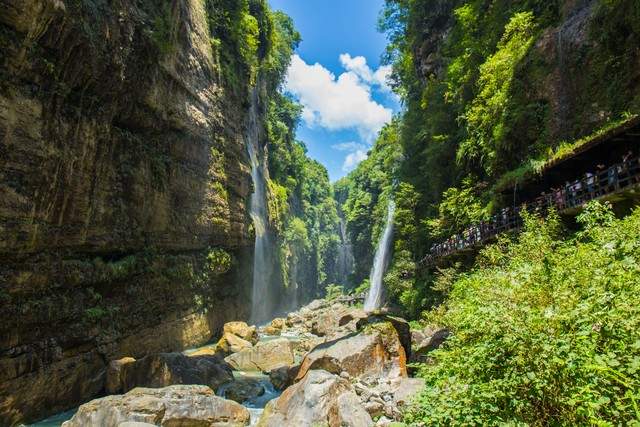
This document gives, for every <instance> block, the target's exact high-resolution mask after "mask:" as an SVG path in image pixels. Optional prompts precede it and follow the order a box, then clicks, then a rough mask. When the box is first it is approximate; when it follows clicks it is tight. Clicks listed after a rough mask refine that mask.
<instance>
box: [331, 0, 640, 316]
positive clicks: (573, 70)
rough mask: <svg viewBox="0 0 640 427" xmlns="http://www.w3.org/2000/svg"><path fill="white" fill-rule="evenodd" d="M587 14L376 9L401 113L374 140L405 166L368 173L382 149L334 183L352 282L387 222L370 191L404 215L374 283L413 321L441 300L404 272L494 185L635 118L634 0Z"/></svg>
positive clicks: (479, 212)
mask: <svg viewBox="0 0 640 427" xmlns="http://www.w3.org/2000/svg"><path fill="white" fill-rule="evenodd" d="M588 7H590V6H588V5H585V4H583V3H574V2H566V1H560V0H557V1H547V0H526V1H516V0H508V1H496V0H387V1H386V6H385V8H384V10H383V11H382V14H381V17H380V28H381V30H382V31H385V32H386V33H387V36H388V38H389V45H388V48H387V51H386V54H385V56H384V58H383V59H384V60H386V61H387V63H389V64H391V65H392V66H393V74H392V85H393V87H394V89H395V91H396V93H398V94H399V95H400V96H401V98H402V101H403V103H404V106H405V110H404V112H403V114H402V117H400V118H399V119H398V120H397V121H396V122H395V123H394V125H393V128H394V132H395V134H396V135H394V136H393V137H390V136H389V135H388V134H385V133H384V132H383V134H382V135H381V136H380V139H381V140H389V139H390V138H392V139H394V140H395V141H396V143H397V147H398V148H397V151H401V152H402V153H403V156H404V159H403V161H402V162H401V164H400V166H399V167H397V168H396V169H395V173H392V174H390V169H389V168H384V167H379V168H378V169H379V170H380V171H382V172H378V171H376V170H375V168H373V167H372V166H373V165H374V164H384V162H385V161H391V158H392V157H393V154H390V153H389V151H388V150H387V151H385V149H384V144H381V143H379V144H378V145H376V147H374V148H373V150H372V153H371V154H370V157H371V158H372V159H374V160H372V161H369V162H363V164H362V165H361V166H360V167H359V168H358V169H357V170H356V171H354V172H353V173H352V174H351V175H350V176H349V177H348V178H347V179H346V180H345V182H343V183H341V184H340V186H339V187H341V188H346V189H348V191H352V192H353V193H349V195H348V196H346V197H345V199H346V200H347V201H348V202H347V204H346V205H345V209H346V211H348V212H350V214H351V218H350V222H349V232H350V233H351V235H352V237H353V239H354V243H355V247H356V258H358V259H359V260H362V261H361V264H360V265H359V269H358V270H357V276H358V277H357V279H358V281H359V280H362V279H363V278H364V277H366V269H367V268H368V267H367V265H370V257H371V253H372V244H375V241H376V236H377V232H378V230H379V229H380V220H381V217H384V215H380V213H381V210H380V209H381V207H380V206H379V205H380V204H384V203H385V202H384V200H383V201H382V202H379V200H378V195H379V194H385V198H388V197H389V195H390V194H391V192H392V191H391V190H390V188H391V183H392V182H393V181H394V180H395V182H396V186H395V187H396V188H397V189H398V190H402V191H404V192H405V193H406V194H405V195H403V197H402V198H401V197H399V196H397V195H396V196H395V197H394V198H395V199H396V202H397V203H398V204H399V205H403V204H404V206H405V208H406V209H405V211H404V212H399V215H397V216H396V227H397V228H398V230H405V231H406V233H407V234H405V235H404V236H402V237H399V236H398V239H399V240H400V242H398V241H397V242H396V245H395V246H396V247H395V249H396V251H395V256H394V260H393V265H392V267H391V269H390V271H389V273H388V274H387V277H386V278H385V281H386V282H387V286H388V288H389V291H390V294H391V296H392V300H393V302H397V303H402V305H403V306H405V308H407V311H408V314H418V312H419V311H420V310H421V308H425V307H428V306H429V305H430V304H432V303H434V302H438V301H440V300H441V298H442V293H441V292H438V291H436V290H435V288H436V287H437V283H436V282H437V280H438V279H437V278H438V274H437V273H436V274H434V273H433V272H428V271H420V270H419V269H418V270H416V269H415V262H416V261H417V260H419V259H420V258H421V257H422V256H424V255H425V253H426V252H427V251H428V249H429V248H430V247H431V246H432V245H433V244H434V243H436V242H439V241H441V240H442V239H444V238H446V237H448V236H450V235H452V234H454V233H457V232H459V231H461V230H462V229H464V228H465V227H467V226H468V225H470V224H473V223H476V222H477V221H479V220H482V219H485V218H487V217H488V216H490V215H491V214H493V213H495V212H496V211H497V210H499V209H501V208H502V207H504V206H505V204H507V203H508V201H507V200H504V197H505V196H503V194H502V193H501V191H498V189H500V190H504V189H505V188H509V186H510V184H511V185H512V183H513V182H515V181H517V180H521V179H524V178H525V177H526V176H530V173H531V172H532V171H535V170H539V169H540V167H541V166H542V165H544V164H545V161H547V160H548V159H550V158H552V157H557V155H558V153H560V152H562V151H563V150H564V147H572V146H575V144H573V143H568V142H566V141H577V142H579V141H580V138H581V137H585V136H587V135H590V134H592V133H593V132H594V131H598V130H600V129H603V128H607V127H609V126H610V124H611V123H619V120H620V119H621V118H625V117H628V116H629V112H637V111H638V110H639V109H640V95H638V93H639V92H638V85H637V72H634V71H633V70H632V64H634V63H637V59H638V52H637V50H634V49H632V48H630V44H633V43H636V46H637V42H638V41H639V37H640V33H639V31H638V27H637V25H636V21H634V20H633V17H637V16H638V13H640V7H639V6H638V3H637V2H634V1H632V0H616V1H610V0H606V1H605V0H602V1H599V2H595V3H594V5H593V9H592V10H588ZM574 15H575V16H574ZM569 17H572V19H573V21H571V20H569ZM585 17H586V18H585ZM578 19H586V21H585V22H586V23H585V24H584V28H585V30H584V32H576V31H574V28H573V27H571V25H575V21H576V20H578ZM576 44H580V46H581V47H580V49H576V48H572V46H575V45H576ZM630 67H631V68H630ZM634 76H636V77H634ZM634 82H635V83H634ZM385 159H386V160H385ZM380 176H383V177H384V180H385V182H384V184H381V183H380V182H381V181H380ZM385 189H386V190H385ZM384 191H386V193H385V192H384ZM405 199H406V200H405ZM349 200H351V201H349ZM374 207H375V209H373V208H374ZM400 214H401V215H400ZM368 223H371V225H368ZM405 242H406V243H405ZM395 265H398V266H401V267H399V268H396V267H394V266H395Z"/></svg>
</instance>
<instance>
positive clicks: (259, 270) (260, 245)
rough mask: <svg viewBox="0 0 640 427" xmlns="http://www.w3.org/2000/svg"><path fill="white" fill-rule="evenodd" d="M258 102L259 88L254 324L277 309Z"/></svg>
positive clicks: (254, 110)
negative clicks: (268, 228)
mask: <svg viewBox="0 0 640 427" xmlns="http://www.w3.org/2000/svg"><path fill="white" fill-rule="evenodd" d="M258 102H259V100H258V91H257V89H256V90H254V92H253V96H252V98H251V108H250V109H249V123H248V126H247V141H246V143H247V151H248V152H249V159H250V161H251V180H252V181H253V194H251V200H250V202H251V203H250V206H249V214H250V215H251V219H252V220H253V227H254V230H255V235H256V240H255V246H254V251H253V289H252V299H251V321H252V322H254V323H258V322H262V321H265V320H267V319H268V317H269V315H270V314H271V311H272V308H273V307H272V306H273V301H272V300H273V295H272V292H271V289H270V285H269V284H270V280H271V276H272V274H271V273H272V264H271V257H270V256H269V246H270V243H269V242H270V238H269V233H268V230H267V224H268V216H267V199H266V185H265V178H264V173H263V166H262V162H261V161H260V155H259V142H260V130H259V129H260V128H259V121H258Z"/></svg>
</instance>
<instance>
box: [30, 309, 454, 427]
mask: <svg viewBox="0 0 640 427" xmlns="http://www.w3.org/2000/svg"><path fill="white" fill-rule="evenodd" d="M446 335H447V333H446V331H438V330H426V331H411V330H410V327H409V324H408V323H407V322H406V321H405V320H403V319H401V318H398V317H393V316H390V315H388V314H382V313H366V312H364V311H363V310H361V309H359V308H357V307H354V306H352V305H349V304H347V303H340V302H333V303H331V302H327V301H324V300H315V301H313V302H312V303H310V304H308V305H307V306H305V307H303V308H301V309H300V310H298V311H296V312H293V313H290V314H289V315H288V316H287V317H286V318H276V319H273V321H272V322H271V323H269V324H267V325H263V326H260V327H256V326H250V325H248V324H246V323H244V322H230V323H227V324H226V325H225V326H224V330H223V332H222V336H221V337H220V339H219V340H218V341H217V342H215V343H212V344H209V345H206V346H203V347H199V348H195V349H191V350H187V351H185V352H184V353H159V354H153V355H149V356H146V357H144V358H141V359H138V360H136V359H134V358H131V357H126V358H123V359H119V360H113V361H111V362H110V364H109V368H108V371H107V373H106V377H107V380H106V386H105V392H106V394H108V395H107V396H106V397H103V398H100V399H95V400H93V401H91V402H88V403H86V404H84V405H82V406H80V408H78V410H77V411H75V412H69V413H66V414H61V415H59V416H58V417H54V418H52V419H49V420H46V421H44V422H41V423H38V424H34V426H38V427H43V426H47V427H50V426H59V425H62V426H64V427H80V426H88V425H95V426H123V427H126V426H145V425H161V426H169V425H180V426H202V425H210V426H247V425H251V426H261V427H270V426H277V427H283V426H296V427H298V426H312V425H328V426H331V427H333V426H353V427H366V426H389V425H391V424H392V423H394V422H399V421H400V420H401V418H402V411H403V410H404V409H405V408H406V407H407V405H410V404H411V399H412V398H413V397H414V396H415V395H416V394H417V393H419V391H420V390H421V388H422V387H423V382H422V380H420V379H417V378H410V377H409V375H408V372H407V361H408V360H410V359H411V360H417V359H419V358H423V357H425V354H426V352H428V351H430V350H431V349H433V348H435V347H437V346H438V345H440V343H441V342H442V341H443V340H444V339H446ZM412 341H413V348H412ZM412 352H413V356H412Z"/></svg>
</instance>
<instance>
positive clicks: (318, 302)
mask: <svg viewBox="0 0 640 427" xmlns="http://www.w3.org/2000/svg"><path fill="white" fill-rule="evenodd" d="M328 306H329V303H328V302H327V301H326V300H323V299H315V300H313V301H311V302H310V303H309V304H307V305H305V306H304V307H302V309H301V310H300V311H302V310H305V311H318V310H320V309H322V308H326V307H328Z"/></svg>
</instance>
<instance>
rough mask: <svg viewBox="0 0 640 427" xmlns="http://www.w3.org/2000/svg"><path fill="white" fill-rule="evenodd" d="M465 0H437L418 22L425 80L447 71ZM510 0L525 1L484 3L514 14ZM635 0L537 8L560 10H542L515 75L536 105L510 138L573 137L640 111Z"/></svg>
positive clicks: (524, 97) (416, 49)
mask: <svg viewBox="0 0 640 427" xmlns="http://www.w3.org/2000/svg"><path fill="white" fill-rule="evenodd" d="M458 3H459V4H456V2H451V1H448V0H434V1H433V2H432V4H431V3H430V5H429V8H428V12H427V13H425V14H424V15H425V16H424V17H423V18H422V19H423V20H422V21H420V22H415V23H413V24H412V25H413V27H412V29H411V31H413V32H414V33H415V34H417V36H416V39H415V40H414V45H413V53H414V57H415V69H416V74H417V75H418V76H420V77H421V78H422V79H423V81H424V82H427V81H428V80H429V79H433V78H438V79H441V78H444V77H445V76H446V72H447V66H448V65H449V64H448V62H447V61H448V60H449V58H448V57H447V43H451V41H452V40H454V41H453V43H456V42H455V40H456V39H455V37H456V34H454V33H455V26H456V22H457V19H458V18H456V14H455V12H454V11H455V10H456V7H459V6H460V5H462V4H466V5H469V4H470V2H458ZM510 3H513V4H517V3H518V2H506V3H501V4H500V5H498V6H490V5H491V4H493V3H492V2H489V1H487V2H484V4H483V3H482V2H480V3H479V4H483V6H481V10H484V11H485V12H486V11H487V10H488V9H497V8H503V9H506V10H511V14H513V13H515V9H509V8H507V7H505V6H506V5H508V4H510ZM634 4H636V3H634V0H622V1H620V2H618V3H616V5H615V6H613V5H607V4H606V2H601V1H597V0H562V1H559V2H549V5H548V7H547V9H546V10H541V9H537V10H538V12H542V11H544V12H545V13H548V14H551V11H553V19H551V20H549V19H548V17H547V18H543V17H541V16H540V15H537V16H536V25H538V30H540V31H539V32H538V33H537V35H536V39H535V43H534V44H533V46H532V48H531V49H530V51H529V52H528V54H527V55H526V56H525V58H524V60H523V61H522V62H521V63H520V64H518V68H517V71H516V74H515V76H514V79H515V82H516V83H517V85H518V86H517V90H516V91H517V92H518V93H517V96H518V103H519V104H522V105H526V108H528V109H530V110H531V111H530V112H529V113H527V114H524V113H522V118H521V119H520V121H519V122H518V123H517V124H516V125H514V126H513V128H514V129H512V130H511V134H510V139H511V140H513V141H519V140H522V141H523V142H522V146H523V147H527V146H528V145H533V144H534V142H535V141H536V140H542V141H543V142H545V143H548V141H561V140H572V139H575V138H579V137H582V136H585V135H587V134H590V133H591V132H592V131H594V130H595V129H597V128H599V127H601V126H602V125H603V124H605V123H607V122H608V121H609V120H612V119H617V118H619V115H620V113H622V112H625V111H637V109H638V106H639V105H640V96H638V93H639V92H640V91H639V89H640V67H638V64H640V51H639V50H638V48H637V40H638V30H637V24H635V22H636V21H637V20H634V18H633V16H634V15H633V13H634V12H633V11H634V10H637V6H634ZM522 7H523V8H524V9H523V10H528V9H531V10H534V9H536V8H535V7H534V6H522ZM482 8H484V9H482ZM494 12H495V10H494ZM510 16H511V15H509V16H508V17H510ZM508 17H507V18H508ZM494 18H495V17H494ZM545 19H546V21H545ZM542 22H544V24H542ZM418 31H419V34H418ZM458 31H459V28H458ZM514 84H515V83H514ZM514 96H515V95H514ZM534 113H535V114H534ZM514 114H518V113H514ZM542 133H544V134H545V135H543V136H546V137H548V138H547V139H546V140H545V139H544V138H542V137H541V134H542Z"/></svg>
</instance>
